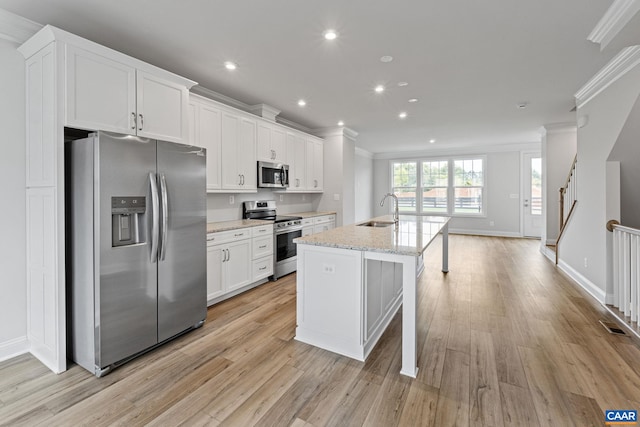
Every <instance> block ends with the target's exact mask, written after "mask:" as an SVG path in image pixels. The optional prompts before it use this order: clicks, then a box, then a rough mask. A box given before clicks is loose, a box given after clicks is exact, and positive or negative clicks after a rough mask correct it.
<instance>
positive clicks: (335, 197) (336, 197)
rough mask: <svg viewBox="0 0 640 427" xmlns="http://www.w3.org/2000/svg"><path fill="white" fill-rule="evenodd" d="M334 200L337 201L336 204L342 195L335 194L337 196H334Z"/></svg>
mask: <svg viewBox="0 0 640 427" xmlns="http://www.w3.org/2000/svg"><path fill="white" fill-rule="evenodd" d="M333 200H335V201H336V202H337V201H338V200H340V193H335V194H334V195H333Z"/></svg>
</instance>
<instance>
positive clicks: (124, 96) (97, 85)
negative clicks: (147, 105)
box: [65, 45, 136, 134]
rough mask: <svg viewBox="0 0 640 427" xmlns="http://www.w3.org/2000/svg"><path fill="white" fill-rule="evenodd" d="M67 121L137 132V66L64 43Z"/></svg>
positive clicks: (86, 125)
mask: <svg viewBox="0 0 640 427" xmlns="http://www.w3.org/2000/svg"><path fill="white" fill-rule="evenodd" d="M66 86H67V109H66V120H65V122H66V125H67V126H70V127H75V128H81V129H101V130H107V131H111V132H119V133H126V134H132V133H133V134H135V132H136V125H135V121H136V117H135V112H136V69H135V68H133V67H131V66H128V65H125V64H122V63H120V62H116V61H113V60H111V59H108V58H105V57H103V56H100V55H96V54H94V53H92V52H88V51H86V50H83V49H80V48H78V47H75V46H72V45H67V51H66Z"/></svg>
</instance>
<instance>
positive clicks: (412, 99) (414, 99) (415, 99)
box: [409, 98, 418, 103]
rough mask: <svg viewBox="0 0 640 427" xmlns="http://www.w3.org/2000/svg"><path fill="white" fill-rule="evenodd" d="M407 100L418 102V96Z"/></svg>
mask: <svg viewBox="0 0 640 427" xmlns="http://www.w3.org/2000/svg"><path fill="white" fill-rule="evenodd" d="M409 102H411V103H414V102H418V98H411V99H410V100H409Z"/></svg>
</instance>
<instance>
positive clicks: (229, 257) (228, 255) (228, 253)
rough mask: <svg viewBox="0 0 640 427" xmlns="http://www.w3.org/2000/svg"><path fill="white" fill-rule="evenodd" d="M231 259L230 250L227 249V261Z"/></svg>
mask: <svg viewBox="0 0 640 427" xmlns="http://www.w3.org/2000/svg"><path fill="white" fill-rule="evenodd" d="M230 260H231V252H229V249H227V261H230Z"/></svg>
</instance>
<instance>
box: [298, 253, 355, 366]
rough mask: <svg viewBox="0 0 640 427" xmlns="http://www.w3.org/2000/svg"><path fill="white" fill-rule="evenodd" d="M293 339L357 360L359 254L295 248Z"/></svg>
mask: <svg viewBox="0 0 640 427" xmlns="http://www.w3.org/2000/svg"><path fill="white" fill-rule="evenodd" d="M297 262H298V273H297V274H298V278H300V279H299V280H298V281H297V316H298V318H297V320H298V327H297V329H296V339H297V340H298V341H302V342H306V343H308V344H312V345H316V346H318V347H322V348H325V349H327V350H330V351H333V352H335V353H339V354H342V355H345V356H348V357H352V358H354V359H357V360H364V358H365V355H364V352H363V349H362V328H361V323H360V319H361V316H362V302H361V301H362V285H361V283H362V253H361V252H357V251H350V250H341V249H328V248H323V247H315V246H300V247H299V248H298V261H297Z"/></svg>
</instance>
